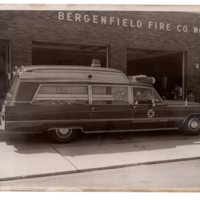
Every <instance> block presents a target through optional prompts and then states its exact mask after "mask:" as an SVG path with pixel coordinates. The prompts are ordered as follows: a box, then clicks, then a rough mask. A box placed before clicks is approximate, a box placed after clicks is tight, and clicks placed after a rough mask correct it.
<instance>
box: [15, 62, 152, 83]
mask: <svg viewBox="0 0 200 200" xmlns="http://www.w3.org/2000/svg"><path fill="white" fill-rule="evenodd" d="M18 70H19V74H20V76H19V77H20V79H23V80H27V79H28V80H30V79H31V80H40V81H42V80H46V81H47V80H48V81H58V80H59V81H70V82H71V81H73V82H84V81H85V82H90V83H110V84H129V85H141V86H151V84H146V83H141V82H138V81H136V82H132V81H130V79H129V78H128V77H127V76H126V75H125V74H124V73H123V72H122V71H120V70H117V69H113V68H104V67H90V66H72V65H71V66H68V65H67V66H64V65H30V66H22V67H20V68H19V69H18Z"/></svg>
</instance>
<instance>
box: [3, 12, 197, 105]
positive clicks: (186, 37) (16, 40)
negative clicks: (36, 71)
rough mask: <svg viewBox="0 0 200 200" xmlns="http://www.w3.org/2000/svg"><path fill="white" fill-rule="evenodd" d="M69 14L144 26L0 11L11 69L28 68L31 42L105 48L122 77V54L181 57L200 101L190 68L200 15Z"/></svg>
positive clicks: (124, 57) (189, 84)
mask: <svg viewBox="0 0 200 200" xmlns="http://www.w3.org/2000/svg"><path fill="white" fill-rule="evenodd" d="M64 12H65V13H66V11H64ZM74 13H79V14H81V15H84V14H87V15H89V16H93V15H97V16H106V17H118V18H120V19H122V18H126V19H132V20H133V21H137V20H141V21H142V24H143V26H142V28H133V27H123V26H122V25H119V26H118V25H116V24H113V25H109V23H107V24H100V23H98V24H96V23H91V22H89V23H85V22H83V21H82V22H75V21H73V20H72V21H67V20H58V12H57V11H0V39H6V40H9V41H10V42H11V64H12V66H15V65H18V66H20V65H28V64H32V41H41V42H57V43H66V44H83V45H98V46H99V45H100V46H108V47H109V49H110V52H109V54H110V60H109V63H110V67H112V68H117V69H121V70H122V71H124V72H126V65H127V48H136V49H153V50H157V49H159V50H168V51H185V52H186V55H187V62H186V75H187V76H186V82H187V90H188V89H192V90H193V91H194V92H195V94H196V95H197V96H198V97H197V99H198V100H199V101H200V87H199V85H200V78H199V76H200V71H199V70H196V69H195V68H194V67H193V66H194V63H196V62H199V63H200V56H199V55H200V34H194V33H193V27H194V26H199V27H200V15H199V14H194V13H170V12H167V13H166V12H163V13H161V12H105V11H104V12H103V11H101V12H99V11H96V12H94V11H93V12H92V11H91V12H87V11H85V12H83V11H80V12H75V11H74V12H72V16H73V15H74ZM149 21H153V22H162V23H164V24H171V25H172V26H171V30H170V31H168V30H164V31H163V30H158V29H156V28H155V27H154V28H151V29H149V28H148V22H149ZM178 25H181V26H184V25H187V27H188V29H189V31H188V32H186V33H183V32H179V31H177V26H178ZM181 28H182V27H181Z"/></svg>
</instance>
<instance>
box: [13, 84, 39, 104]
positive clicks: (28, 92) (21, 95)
mask: <svg viewBox="0 0 200 200" xmlns="http://www.w3.org/2000/svg"><path fill="white" fill-rule="evenodd" d="M38 85H39V84H38V83H35V82H21V83H20V85H19V87H18V92H17V95H16V99H15V100H16V101H32V99H33V96H34V94H35V92H36V90H37V88H38Z"/></svg>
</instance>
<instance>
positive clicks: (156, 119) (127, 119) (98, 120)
mask: <svg viewBox="0 0 200 200" xmlns="http://www.w3.org/2000/svg"><path fill="white" fill-rule="evenodd" d="M171 119H173V121H174V119H175V120H176V121H180V120H182V119H183V118H182V117H180V118H175V117H174V118H173V117H172V118H171ZM163 120H164V121H166V122H168V121H169V119H168V118H137V119H132V118H122V119H121V118H116V119H73V120H72V119H70V120H67V119H61V120H51V119H48V120H19V121H12V120H10V121H6V123H14V122H18V123H22V122H27V123H31V122H40V123H43V122H78V121H79V122H101V121H132V122H148V121H158V122H159V121H163Z"/></svg>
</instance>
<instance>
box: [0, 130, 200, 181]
mask: <svg viewBox="0 0 200 200" xmlns="http://www.w3.org/2000/svg"><path fill="white" fill-rule="evenodd" d="M194 158H200V136H191V137H189V136H184V135H181V134H180V133H177V132H159V133H158V132H151V133H150V132H149V133H120V134H119V133H116V134H114V133H113V134H98V135H97V134H95V135H81V136H79V137H77V138H76V140H75V141H74V142H73V143H69V144H53V143H51V142H49V140H48V139H46V137H45V136H44V135H25V134H23V135H8V134H1V135H0V162H1V165H0V181H4V180H12V179H20V178H30V177H40V176H47V175H55V174H66V173H77V172H83V171H89V170H97V169H110V168H117V167H123V166H134V165H140V164H152V163H159V162H171V161H176V160H187V159H194Z"/></svg>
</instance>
